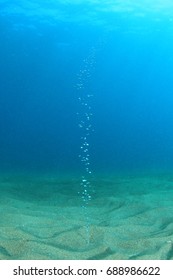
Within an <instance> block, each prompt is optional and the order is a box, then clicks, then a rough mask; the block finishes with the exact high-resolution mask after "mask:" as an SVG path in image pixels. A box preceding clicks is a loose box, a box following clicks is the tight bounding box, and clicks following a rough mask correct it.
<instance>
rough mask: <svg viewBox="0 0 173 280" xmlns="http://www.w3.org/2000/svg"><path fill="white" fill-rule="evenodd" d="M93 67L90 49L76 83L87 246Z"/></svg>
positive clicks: (90, 185) (88, 238) (90, 187)
mask: <svg viewBox="0 0 173 280" xmlns="http://www.w3.org/2000/svg"><path fill="white" fill-rule="evenodd" d="M94 65H95V48H92V49H91V51H90V54H89V55H88V57H87V58H86V59H84V60H83V65H82V67H81V70H80V71H79V74H78V82H77V84H76V88H77V91H78V102H79V112H78V113H77V115H78V127H79V129H80V131H81V139H80V140H81V143H80V152H79V159H80V162H81V166H82V178H81V183H80V186H81V192H79V194H80V195H81V197H82V208H83V211H84V216H85V222H86V225H85V230H86V240H87V244H88V245H89V243H90V218H89V212H88V206H89V203H90V201H91V199H92V195H91V193H92V184H91V178H92V169H91V161H90V136H91V134H92V132H93V131H94V129H93V126H92V118H93V112H92V105H91V104H92V97H93V94H92V92H91V90H90V89H89V84H90V80H91V76H92V72H93V70H94Z"/></svg>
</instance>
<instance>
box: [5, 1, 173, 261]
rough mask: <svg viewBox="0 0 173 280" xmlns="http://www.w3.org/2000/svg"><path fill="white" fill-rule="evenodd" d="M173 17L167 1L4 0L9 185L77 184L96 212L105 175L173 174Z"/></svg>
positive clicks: (6, 137)
mask: <svg viewBox="0 0 173 280" xmlns="http://www.w3.org/2000/svg"><path fill="white" fill-rule="evenodd" d="M172 12H173V4H172V3H171V1H166V3H164V1H160V0H158V1H154V0H151V1H145V0H142V1H140V3H139V1H137V0H133V1H128V0H123V1H113V0H110V1H96V0H85V1H82V0H72V1H69V0H63V1H61V0H49V1H48V0H36V1H34V0H24V1H20V0H13V1H12V0H0V34H1V37H0V173H1V176H2V178H4V177H3V176H4V174H13V175H14V174H22V173H23V174H27V173H28V174H30V175H31V177H32V175H33V177H34V176H35V175H37V174H43V176H44V175H45V174H51V173H52V174H57V176H59V175H60V176H61V174H63V176H65V177H66V178H67V180H68V179H69V177H70V176H72V178H73V177H75V178H77V179H76V180H77V183H76V184H78V186H80V185H81V186H82V188H83V190H82V192H80V190H78V187H77V188H76V189H75V188H73V190H72V193H71V195H74V189H75V191H76V193H77V192H78V191H79V194H81V196H82V197H83V203H84V205H83V207H84V208H87V205H88V203H89V201H90V198H91V196H92V191H93V192H94V191H95V192H96V193H97V185H99V183H98V181H97V178H99V177H100V176H101V177H102V178H107V179H108V181H109V180H112V179H110V178H112V177H111V176H114V175H117V174H119V175H121V176H122V174H128V175H130V176H134V178H135V174H157V175H159V176H160V175H161V174H165V173H166V174H168V173H169V174H172V170H173V129H172V128H173V110H172V107H173V94H172V93H173V51H172V49H173V35H172V34H173V16H172V15H173V13H172ZM92 176H93V177H92ZM104 176H105V177H104ZM5 178H6V177H5ZM8 178H9V177H8ZM70 178H71V177H70ZM171 178H172V177H171ZM3 180H7V179H3ZM15 180H16V179H15ZM52 180H53V179H52ZM92 180H93V182H94V185H95V190H92V191H90V190H89V191H88V188H90V187H91V185H92ZM171 180H172V179H170V181H171ZM43 181H44V180H43ZM3 182H4V181H3ZM75 182H76V181H75ZM147 182H148V181H147ZM25 183H26V185H27V182H26V180H25ZM73 183H74V182H73ZM109 183H110V182H109ZM21 184H22V183H21V182H20V183H19V184H18V187H19V189H18V190H17V191H18V192H19V193H20V194H21V190H22V188H21V189H20V186H21ZM39 184H40V185H41V183H39ZM51 184H52V185H51V186H52V187H51V190H52V191H53V190H54V184H55V185H56V184H57V182H55V181H51ZM64 184H65V183H64ZM105 184H106V183H105ZM135 184H136V185H135V188H136V189H137V187H136V186H137V183H135ZM40 185H39V186H40ZM110 185H111V183H110ZM122 185H123V183H122ZM158 185H159V184H158ZM29 186H30V188H31V189H32V186H33V184H32V182H31V183H29ZM141 186H143V189H145V187H146V188H147V187H150V183H146V185H145V184H144V183H142V184H141ZM154 186H157V184H156V185H154ZM167 187H168V186H167ZM2 188H3V187H2ZM52 188H53V189H52ZM131 188H132V189H133V187H131ZM168 188H171V186H169V187H168ZM7 189H8V188H7ZM24 189H27V190H28V189H29V187H28V185H27V186H26V188H24ZM108 189H109V188H108ZM127 189H128V187H127ZM118 190H119V189H118ZM63 191H65V190H63ZM10 192H11V189H10V188H9V193H10ZM108 192H109V190H108ZM110 192H111V191H110ZM132 192H133V190H132ZM138 192H140V190H138ZM103 193H104V194H105V196H106V187H105V190H104V191H103ZM103 193H102V192H101V194H100V196H103ZM30 195H31V193H28V196H29V197H30ZM46 195H47V192H46ZM46 195H45V196H44V195H43V197H44V199H45V197H46ZM36 197H37V198H38V197H39V196H37V195H36ZM30 198H32V197H30ZM87 215H88V214H87ZM90 224H92V222H90V221H89V219H88V218H87V225H88V226H89V225H90ZM106 250H107V249H106ZM108 251H109V250H108ZM106 252H107V251H106ZM100 254H101V253H100ZM132 255H133V254H132ZM100 256H101V255H100ZM103 256H104V254H103ZM37 257H38V256H37ZM16 258H17V257H16ZM38 258H39V257H38ZM50 258H51V257H50ZM98 258H99V256H98ZM100 258H101V257H100Z"/></svg>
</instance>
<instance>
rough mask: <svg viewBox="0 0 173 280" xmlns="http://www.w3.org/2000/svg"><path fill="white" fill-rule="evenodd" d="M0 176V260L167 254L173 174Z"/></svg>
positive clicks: (171, 237)
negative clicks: (85, 183)
mask: <svg viewBox="0 0 173 280" xmlns="http://www.w3.org/2000/svg"><path fill="white" fill-rule="evenodd" d="M79 185H80V182H79V181H78V180H76V179H74V178H56V177H50V176H47V177H43V178H41V177H39V178H37V179H35V178H34V179H31V178H20V177H16V178H14V177H13V176H11V177H10V176H7V175H6V176H1V177H0V193H1V195H0V212H1V219H0V259H1V260H19V259H21V260H34V259H35V260H67V259H68V260H82V259H87V260H102V259H109V260H116V259H119V260H129V259H131V260H135V259H138V260H149V259H153V260H173V176H168V175H167V176H140V177H138V176H126V177H122V176H121V177H117V176H115V177H113V176H110V177H109V176H107V177H103V178H100V179H98V180H95V181H94V182H93V192H92V194H91V196H92V199H91V202H90V204H89V206H88V208H87V209H86V210H85V209H83V208H82V203H83V202H82V198H81V195H79V194H78V191H79Z"/></svg>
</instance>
